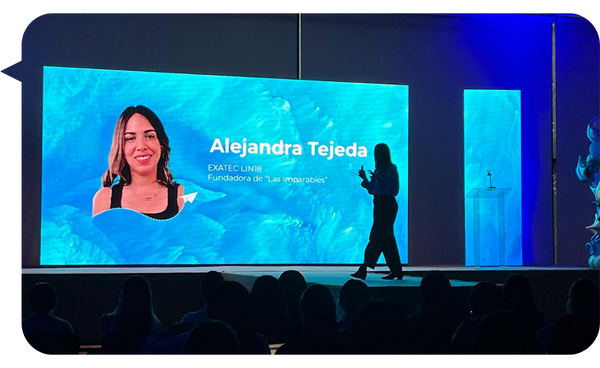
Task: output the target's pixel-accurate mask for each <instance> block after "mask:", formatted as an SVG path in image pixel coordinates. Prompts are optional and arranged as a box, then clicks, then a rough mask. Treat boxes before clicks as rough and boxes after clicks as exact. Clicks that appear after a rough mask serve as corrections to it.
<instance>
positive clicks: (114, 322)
mask: <svg viewBox="0 0 600 368" xmlns="http://www.w3.org/2000/svg"><path fill="white" fill-rule="evenodd" d="M160 327H161V323H160V321H159V320H158V318H157V317H156V315H155V314H154V305H153V301H152V290H151V289H150V284H149V283H148V280H147V279H146V278H145V277H143V276H139V275H133V276H129V277H128V278H127V279H126V280H125V282H124V283H123V285H122V286H121V292H120V294H119V302H118V303H117V307H116V309H115V310H114V312H112V313H105V314H103V315H102V316H101V317H100V330H101V334H102V335H106V334H108V333H110V332H135V333H148V334H149V333H150V332H152V331H158V330H159V329H160Z"/></svg>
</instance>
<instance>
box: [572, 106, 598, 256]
mask: <svg viewBox="0 0 600 368" xmlns="http://www.w3.org/2000/svg"><path fill="white" fill-rule="evenodd" d="M587 136H588V139H589V140H590V141H591V142H592V143H591V144H590V154H589V155H588V157H587V158H586V159H585V160H584V159H583V158H582V157H581V156H579V162H578V164H577V169H576V170H575V172H576V173H577V177H578V178H579V181H581V182H582V183H585V184H590V189H591V190H592V193H593V194H594V201H592V203H593V204H594V205H595V206H596V215H595V218H594V223H593V224H591V225H590V226H587V227H586V229H588V230H590V231H592V232H593V233H594V235H592V237H591V238H590V241H588V242H587V243H586V244H585V249H586V250H587V251H588V252H590V254H591V256H590V258H589V259H588V264H589V265H590V267H592V268H600V221H599V219H600V198H599V197H598V194H599V193H598V188H599V186H598V182H600V171H599V167H600V117H598V116H596V117H595V118H593V119H592V120H591V121H590V122H589V123H588V127H587Z"/></svg>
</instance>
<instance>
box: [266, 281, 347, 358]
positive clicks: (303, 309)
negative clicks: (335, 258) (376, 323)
mask: <svg viewBox="0 0 600 368" xmlns="http://www.w3.org/2000/svg"><path fill="white" fill-rule="evenodd" d="M300 313H301V315H302V324H303V328H304V330H303V333H302V336H301V337H300V338H298V339H296V340H293V341H289V342H287V343H285V344H284V345H282V346H281V347H280V348H279V349H277V352H276V354H343V353H347V352H348V348H349V343H350V341H349V338H348V337H347V335H345V334H341V333H339V332H338V330H337V326H336V321H335V301H334V299H333V295H332V294H331V291H330V290H329V289H328V288H327V287H326V286H323V285H319V284H315V285H312V286H310V287H309V288H308V289H306V291H305V292H304V293H303V294H302V298H301V299H300Z"/></svg>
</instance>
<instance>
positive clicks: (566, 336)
mask: <svg viewBox="0 0 600 368" xmlns="http://www.w3.org/2000/svg"><path fill="white" fill-rule="evenodd" d="M598 353H600V324H599V323H598V322H597V321H595V320H593V319H590V318H588V317H587V316H586V315H584V314H581V313H575V314H568V315H566V316H564V317H562V318H560V319H559V320H558V322H557V323H556V325H554V330H553V334H552V339H551V340H550V344H549V346H548V348H547V349H546V356H547V357H582V356H589V357H592V356H594V359H597V357H598V355H597V354H598Z"/></svg>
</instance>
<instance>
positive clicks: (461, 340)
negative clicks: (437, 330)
mask: <svg viewBox="0 0 600 368" xmlns="http://www.w3.org/2000/svg"><path fill="white" fill-rule="evenodd" d="M469 306H470V309H471V310H470V313H469V316H468V317H467V319H465V320H464V321H463V322H462V323H461V324H460V325H459V326H458V328H457V329H456V332H455V333H454V337H453V338H452V350H453V351H454V352H457V353H463V354H465V353H472V352H473V334H474V333H475V328H476V327H477V324H478V323H479V321H480V320H481V318H483V316H485V315H486V314H487V313H491V312H495V311H499V310H502V309H503V303H502V289H501V288H500V287H499V286H498V285H496V284H494V283H493V282H490V281H482V282H478V283H477V284H476V285H475V286H474V287H473V288H472V289H471V291H470V292H469Z"/></svg>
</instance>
